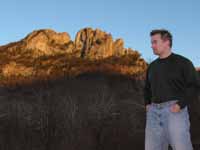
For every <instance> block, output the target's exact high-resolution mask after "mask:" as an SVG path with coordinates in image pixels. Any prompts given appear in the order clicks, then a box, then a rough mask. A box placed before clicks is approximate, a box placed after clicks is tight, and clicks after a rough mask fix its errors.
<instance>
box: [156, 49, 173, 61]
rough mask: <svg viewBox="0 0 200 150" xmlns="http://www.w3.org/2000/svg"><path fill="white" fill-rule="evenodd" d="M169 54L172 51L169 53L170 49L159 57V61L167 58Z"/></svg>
mask: <svg viewBox="0 0 200 150" xmlns="http://www.w3.org/2000/svg"><path fill="white" fill-rule="evenodd" d="M171 53H172V51H171V49H169V50H167V51H166V52H165V53H163V54H161V55H159V58H160V59H163V58H167V57H168V56H169V55H171Z"/></svg>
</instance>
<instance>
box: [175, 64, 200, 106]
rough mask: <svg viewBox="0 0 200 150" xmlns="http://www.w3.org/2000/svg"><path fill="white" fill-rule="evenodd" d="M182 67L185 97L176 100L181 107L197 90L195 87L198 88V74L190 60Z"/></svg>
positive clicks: (199, 84) (199, 85) (199, 83)
mask: <svg viewBox="0 0 200 150" xmlns="http://www.w3.org/2000/svg"><path fill="white" fill-rule="evenodd" d="M183 68H184V69H183V76H184V80H185V86H186V87H185V88H186V89H185V97H184V99H182V100H180V101H178V102H177V104H178V105H179V106H180V108H181V109H182V108H184V107H185V106H186V105H187V104H188V102H189V100H190V99H192V97H193V96H194V95H195V94H196V93H195V92H197V88H200V79H199V75H198V73H197V71H196V69H195V67H194V65H193V64H192V62H191V61H187V63H186V64H185V65H184V66H183Z"/></svg>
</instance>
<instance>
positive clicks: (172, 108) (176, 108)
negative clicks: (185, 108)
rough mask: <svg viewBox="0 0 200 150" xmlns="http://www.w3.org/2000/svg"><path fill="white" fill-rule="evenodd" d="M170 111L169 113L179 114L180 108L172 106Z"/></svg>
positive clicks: (175, 105) (176, 105)
mask: <svg viewBox="0 0 200 150" xmlns="http://www.w3.org/2000/svg"><path fill="white" fill-rule="evenodd" d="M170 111H171V112H174V113H176V112H180V111H181V107H180V106H179V105H178V104H173V105H172V106H171V107H170Z"/></svg>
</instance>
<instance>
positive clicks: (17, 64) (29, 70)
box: [0, 28, 147, 84]
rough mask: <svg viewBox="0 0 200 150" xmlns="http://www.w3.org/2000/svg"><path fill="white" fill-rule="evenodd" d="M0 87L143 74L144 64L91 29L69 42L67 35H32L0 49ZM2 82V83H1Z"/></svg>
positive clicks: (116, 42)
mask: <svg viewBox="0 0 200 150" xmlns="http://www.w3.org/2000/svg"><path fill="white" fill-rule="evenodd" d="M0 51H1V53H0V68H1V69H0V83H2V82H4V83H3V84H7V83H8V82H16V81H21V80H33V79H41V78H46V77H55V76H60V75H65V76H76V75H79V74H81V73H86V72H105V73H113V74H123V75H127V76H130V77H133V76H137V75H142V74H144V72H145V70H146V67H147V63H146V62H145V60H144V59H143V58H141V56H140V53H139V52H138V51H136V50H132V49H130V48H125V47H124V41H123V40H122V39H116V40H114V39H113V37H112V35H111V34H109V33H106V32H104V31H101V30H100V29H95V30H93V29H92V28H84V29H82V30H80V31H79V32H78V33H77V34H76V37H75V40H74V41H73V40H71V38H70V35H69V34H68V33H66V32H63V33H57V32H55V31H53V30H51V29H41V30H36V31H33V32H32V33H30V34H28V35H27V36H26V37H25V38H23V39H22V40H20V41H18V42H13V43H9V44H7V45H4V46H0ZM1 79H2V80H1Z"/></svg>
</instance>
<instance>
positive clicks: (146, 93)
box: [144, 67, 152, 106]
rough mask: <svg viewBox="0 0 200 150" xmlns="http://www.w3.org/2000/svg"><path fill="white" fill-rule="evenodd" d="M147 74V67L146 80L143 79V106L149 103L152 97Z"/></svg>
mask: <svg viewBox="0 0 200 150" xmlns="http://www.w3.org/2000/svg"><path fill="white" fill-rule="evenodd" d="M148 74H149V67H148V68H147V71H146V79H145V85H144V104H145V106H146V105H147V104H150V103H151V97H152V92H151V85H150V82H149V78H148Z"/></svg>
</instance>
